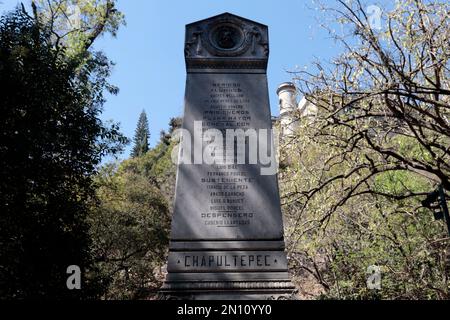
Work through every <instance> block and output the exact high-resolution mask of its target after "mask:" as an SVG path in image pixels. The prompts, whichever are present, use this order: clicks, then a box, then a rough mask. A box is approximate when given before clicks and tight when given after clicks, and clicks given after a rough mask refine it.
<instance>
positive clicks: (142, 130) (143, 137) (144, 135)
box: [131, 110, 150, 158]
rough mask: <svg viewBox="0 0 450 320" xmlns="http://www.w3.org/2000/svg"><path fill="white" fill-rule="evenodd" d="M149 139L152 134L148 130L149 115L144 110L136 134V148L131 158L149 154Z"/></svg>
mask: <svg viewBox="0 0 450 320" xmlns="http://www.w3.org/2000/svg"><path fill="white" fill-rule="evenodd" d="M149 138H150V132H149V129H148V120H147V114H146V113H145V110H142V112H141V115H140V116H139V120H138V123H137V127H136V131H135V132H134V139H133V141H134V146H133V150H132V152H131V156H132V157H133V158H136V157H140V156H143V155H144V154H146V153H147V152H148V149H149V145H148V140H149Z"/></svg>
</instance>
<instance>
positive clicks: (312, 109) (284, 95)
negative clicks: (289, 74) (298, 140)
mask: <svg viewBox="0 0 450 320" xmlns="http://www.w3.org/2000/svg"><path fill="white" fill-rule="evenodd" d="M277 95H278V106H279V108H280V116H279V118H278V121H279V122H280V130H281V132H280V134H281V135H282V136H285V137H286V136H289V135H292V134H293V133H294V131H295V129H296V128H297V127H298V121H299V119H300V118H303V117H314V116H315V115H316V114H317V107H316V106H315V105H314V104H312V103H311V102H309V101H308V100H306V98H305V97H303V98H302V99H300V101H299V102H298V99H297V89H296V87H295V85H294V84H293V83H292V82H283V83H282V84H280V85H279V86H278V89H277Z"/></svg>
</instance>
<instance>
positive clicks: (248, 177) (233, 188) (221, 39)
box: [162, 13, 294, 299]
mask: <svg viewBox="0 0 450 320" xmlns="http://www.w3.org/2000/svg"><path fill="white" fill-rule="evenodd" d="M268 57H269V41H268V28H267V26H265V25H263V24H260V23H257V22H254V21H251V20H248V19H245V18H241V17H238V16H236V15H233V14H229V13H224V14H221V15H218V16H215V17H211V18H208V19H205V20H201V21H197V22H195V23H191V24H188V25H187V26H186V41H185V59H186V68H187V82H186V94H185V110H184V118H183V126H182V128H183V132H182V135H183V140H184V141H185V142H186V141H187V140H189V144H188V145H190V146H192V147H191V148H184V150H183V151H182V152H181V151H180V155H179V157H180V158H179V163H178V172H177V182H176V193H175V204H174V213H173V220H172V230H171V239H170V248H169V258H168V266H167V270H168V274H167V277H166V281H165V284H164V286H163V288H162V292H163V293H164V294H167V295H170V296H173V297H179V298H186V299H215V298H219V299H267V298H271V297H279V296H281V295H289V294H291V293H292V292H293V289H294V287H293V286H292V283H291V281H290V278H289V275H288V269H287V258H286V253H285V252H284V238H283V222H282V216H281V209H280V198H279V192H278V181H277V175H276V170H273V168H274V165H275V164H274V163H273V162H274V161H275V152H274V150H273V136H272V135H270V133H271V115H270V107H269V97H268V87H267V75H266V70H267V63H268ZM206 132H209V133H210V135H211V133H212V135H213V136H215V137H214V138H213V139H210V140H209V143H208V141H205V136H208V137H210V135H206V134H205V133H206ZM229 133H234V135H235V137H233V136H231V137H232V148H231V151H230V148H229V145H226V147H224V150H225V151H223V152H222V153H220V152H219V151H218V150H216V148H215V147H217V146H219V147H220V146H222V145H224V146H225V140H226V141H227V142H228V141H231V140H230V139H229V137H228V134H229ZM218 134H223V136H224V139H223V140H220V139H219V138H218V137H217V135H218ZM225 136H226V138H225ZM199 138H200V139H201V138H203V139H201V140H199ZM235 138H236V139H235ZM240 138H242V139H240ZM206 140H208V139H206ZM199 141H200V142H199ZM212 141H214V142H215V147H214V148H212V149H211V150H212V152H210V153H209V155H212V156H216V157H217V156H218V154H219V153H220V155H219V156H218V158H220V157H224V156H225V154H226V155H230V152H231V153H232V162H230V161H227V162H220V161H217V162H210V161H206V160H208V159H204V158H202V156H203V155H205V154H207V152H205V148H211V144H212ZM219 141H220V142H219ZM239 143H240V145H239ZM267 146H269V148H267ZM266 149H268V152H266ZM182 153H183V154H182ZM216 153H217V154H216ZM255 153H256V158H257V161H255ZM218 158H215V159H218ZM227 159H228V158H227ZM243 159H245V161H244V163H242V160H243ZM228 160H229V159H228ZM239 160H241V161H239Z"/></svg>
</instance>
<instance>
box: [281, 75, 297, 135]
mask: <svg viewBox="0 0 450 320" xmlns="http://www.w3.org/2000/svg"><path fill="white" fill-rule="evenodd" d="M277 95H278V98H279V108H280V126H281V135H282V136H284V137H286V136H290V135H292V134H293V133H294V131H295V128H296V121H297V119H296V117H295V114H294V113H295V111H296V110H297V91H296V88H295V85H294V84H293V83H292V82H283V83H282V84H280V86H279V87H278V89H277Z"/></svg>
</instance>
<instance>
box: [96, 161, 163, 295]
mask: <svg viewBox="0 0 450 320" xmlns="http://www.w3.org/2000/svg"><path fill="white" fill-rule="evenodd" d="M142 161H143V160H142V158H136V159H131V160H127V161H124V162H123V163H122V164H120V165H119V166H116V165H107V166H105V167H104V168H103V169H102V170H101V171H100V173H99V175H98V176H97V178H96V184H97V186H98V188H97V195H98V199H99V201H100V203H99V205H96V206H94V208H93V211H92V214H91V215H90V225H91V237H92V239H93V243H94V245H93V254H94V257H95V262H96V264H95V265H96V267H97V268H96V270H98V272H99V274H98V277H99V278H102V279H107V282H106V283H107V291H106V293H105V295H104V298H106V299H142V298H147V297H148V296H149V295H151V294H152V293H153V294H154V293H155V291H156V289H157V288H159V285H160V281H161V280H162V279H161V278H160V275H161V271H160V267H161V265H163V264H164V263H165V258H166V249H167V245H168V234H169V227H170V219H169V210H168V205H167V202H166V199H165V198H164V196H163V195H162V193H161V190H159V189H158V188H157V186H156V185H155V184H154V183H153V181H152V180H150V179H148V178H147V176H146V175H144V174H142V173H141V172H137V171H135V170H134V169H133V168H134V167H133V164H135V163H136V162H142Z"/></svg>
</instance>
